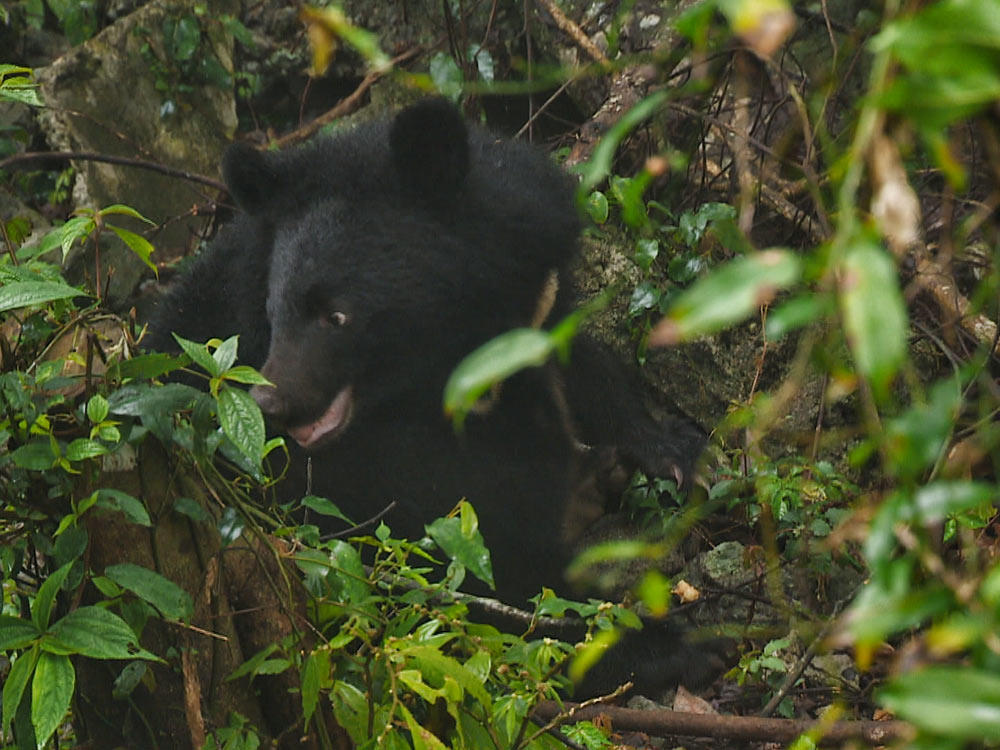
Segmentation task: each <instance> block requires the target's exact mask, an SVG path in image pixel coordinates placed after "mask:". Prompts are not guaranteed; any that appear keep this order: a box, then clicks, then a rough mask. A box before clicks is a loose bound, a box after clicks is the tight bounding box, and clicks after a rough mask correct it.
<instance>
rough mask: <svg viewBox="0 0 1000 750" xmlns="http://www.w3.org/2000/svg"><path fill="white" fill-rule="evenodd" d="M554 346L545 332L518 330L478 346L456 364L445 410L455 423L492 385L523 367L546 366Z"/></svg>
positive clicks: (449, 381) (450, 380)
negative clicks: (454, 417) (455, 417)
mask: <svg viewBox="0 0 1000 750" xmlns="http://www.w3.org/2000/svg"><path fill="white" fill-rule="evenodd" d="M554 349H555V344H554V343H553V340H552V338H551V337H550V336H549V335H548V334H547V333H545V332H544V331H539V330H536V329H534V328H518V329H515V330H513V331H508V332H507V333H504V334H501V335H500V336H497V337H496V338H494V339H491V340H490V341H487V342H486V343H485V344H483V345H482V346H480V347H479V348H478V349H476V350H475V351H474V352H472V353H471V354H469V355H468V356H467V357H465V359H463V360H462V361H461V362H459V363H458V366H457V367H456V368H455V369H454V370H453V371H452V373H451V375H450V376H449V378H448V382H447V383H446V384H445V387H444V411H445V413H446V414H449V415H457V417H458V420H457V421H459V422H460V421H461V418H462V417H463V416H464V415H465V414H466V413H467V412H468V411H469V410H470V409H471V408H472V407H473V406H475V404H476V401H478V400H479V398H480V397H481V396H482V395H483V394H484V393H486V391H488V390H489V389H490V388H491V387H492V386H493V385H495V384H496V383H499V382H500V381H502V380H503V379H504V378H507V377H509V376H511V375H513V374H514V373H516V372H518V371H519V370H522V369H524V368H526V367H538V366H540V365H543V364H545V362H546V360H548V358H549V356H550V355H551V354H552V351H553V350H554Z"/></svg>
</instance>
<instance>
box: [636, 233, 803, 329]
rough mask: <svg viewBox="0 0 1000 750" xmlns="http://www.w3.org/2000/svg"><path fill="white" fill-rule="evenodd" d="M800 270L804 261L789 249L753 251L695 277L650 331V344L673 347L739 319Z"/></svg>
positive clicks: (756, 308) (755, 308)
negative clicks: (692, 282)
mask: <svg viewBox="0 0 1000 750" xmlns="http://www.w3.org/2000/svg"><path fill="white" fill-rule="evenodd" d="M801 274H802V261H801V260H800V259H799V258H798V256H796V255H795V254H794V253H792V252H791V251H789V250H781V249H771V250H764V251H761V252H759V253H753V254H751V255H747V256H744V257H741V258H737V259H736V260H733V261H730V262H729V263H727V264H726V265H724V266H722V267H721V268H719V269H717V270H716V271H715V272H714V273H712V274H710V275H708V276H706V277H704V278H702V279H700V280H698V281H696V282H695V283H694V285H693V286H691V287H690V288H689V289H687V290H686V291H684V292H683V293H682V294H681V295H680V296H678V297H677V299H676V300H675V301H674V303H673V304H672V305H671V307H670V311H669V312H668V313H667V317H666V318H664V319H663V320H662V321H660V322H659V323H658V324H657V325H656V327H655V328H653V330H652V331H651V332H650V334H649V344H650V346H669V345H672V344H676V343H679V342H681V341H689V340H691V339H693V338H696V337H698V336H704V335H707V334H710V333H715V332H716V331H719V330H721V329H723V328H725V327H727V326H730V325H732V324H734V323H738V322H740V321H741V320H743V319H744V318H746V317H747V316H748V315H750V314H752V313H754V312H755V311H756V310H758V309H759V308H760V307H761V305H764V304H766V303H768V302H770V301H771V300H772V299H773V298H774V295H775V294H776V293H777V292H778V290H780V289H783V288H785V287H788V286H791V285H792V284H794V283H796V282H797V281H798V280H799V277H800V276H801Z"/></svg>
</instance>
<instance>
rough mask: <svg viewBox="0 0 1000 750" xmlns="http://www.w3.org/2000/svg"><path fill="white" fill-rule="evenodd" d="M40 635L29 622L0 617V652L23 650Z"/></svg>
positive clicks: (15, 618) (18, 618)
mask: <svg viewBox="0 0 1000 750" xmlns="http://www.w3.org/2000/svg"><path fill="white" fill-rule="evenodd" d="M41 634H42V633H41V631H40V630H39V629H38V628H37V627H36V626H35V624H34V623H33V622H31V621H30V620H22V619H21V618H20V617H12V616H10V615H0V652H3V651H12V650H14V649H19V648H24V647H25V646H27V645H28V644H29V643H31V642H32V641H33V640H35V639H36V638H38V636H40V635H41Z"/></svg>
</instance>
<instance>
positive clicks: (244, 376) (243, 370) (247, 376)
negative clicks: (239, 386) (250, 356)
mask: <svg viewBox="0 0 1000 750" xmlns="http://www.w3.org/2000/svg"><path fill="white" fill-rule="evenodd" d="M222 379H223V380H234V381H236V382H237V383H244V384H245V385H274V383H272V382H271V381H270V380H268V379H267V378H265V377H264V376H263V375H261V374H260V373H259V372H257V371H256V370H255V369H253V368H252V367H247V366H246V365H237V366H236V367H230V368H229V369H228V370H226V371H225V372H224V373H222Z"/></svg>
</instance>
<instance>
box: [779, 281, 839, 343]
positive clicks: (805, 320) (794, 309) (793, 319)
mask: <svg viewBox="0 0 1000 750" xmlns="http://www.w3.org/2000/svg"><path fill="white" fill-rule="evenodd" d="M833 309H834V308H833V300H832V299H831V298H830V296H829V295H825V294H819V293H817V292H809V293H807V294H803V295H800V296H798V297H793V298H792V299H790V300H788V301H787V302H783V303H782V304H781V305H778V306H776V307H774V308H773V309H772V310H771V311H770V312H768V314H767V323H766V325H765V328H764V330H765V332H766V333H767V337H768V338H769V339H771V340H777V339H780V338H781V337H782V336H785V335H786V334H788V333H791V332H792V331H796V330H798V329H799V328H802V327H804V326H807V325H809V324H810V323H813V322H815V321H816V320H819V319H820V318H821V317H823V316H824V315H827V314H828V313H830V312H831V311H832V310H833Z"/></svg>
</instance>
